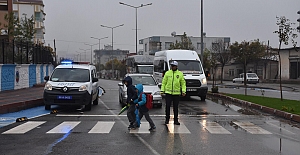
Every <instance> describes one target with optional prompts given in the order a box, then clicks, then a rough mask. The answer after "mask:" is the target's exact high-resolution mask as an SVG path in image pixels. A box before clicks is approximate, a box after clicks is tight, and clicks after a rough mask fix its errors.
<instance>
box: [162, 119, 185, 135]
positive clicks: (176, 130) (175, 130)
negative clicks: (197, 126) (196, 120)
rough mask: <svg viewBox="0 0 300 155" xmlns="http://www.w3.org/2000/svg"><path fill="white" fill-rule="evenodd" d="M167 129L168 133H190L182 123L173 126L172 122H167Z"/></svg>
mask: <svg viewBox="0 0 300 155" xmlns="http://www.w3.org/2000/svg"><path fill="white" fill-rule="evenodd" d="M167 127H168V130H169V133H187V134H188V133H191V132H190V131H189V130H188V129H187V127H186V126H185V125H184V124H183V123H180V125H175V124H174V121H169V124H167Z"/></svg>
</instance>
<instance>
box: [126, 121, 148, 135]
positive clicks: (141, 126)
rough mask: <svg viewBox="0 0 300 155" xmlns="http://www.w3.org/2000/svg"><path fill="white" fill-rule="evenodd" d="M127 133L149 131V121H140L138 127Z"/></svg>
mask: <svg viewBox="0 0 300 155" xmlns="http://www.w3.org/2000/svg"><path fill="white" fill-rule="evenodd" d="M142 124H143V125H142ZM129 133H150V131H149V123H148V122H141V125H140V127H139V128H137V129H135V130H130V132H129Z"/></svg>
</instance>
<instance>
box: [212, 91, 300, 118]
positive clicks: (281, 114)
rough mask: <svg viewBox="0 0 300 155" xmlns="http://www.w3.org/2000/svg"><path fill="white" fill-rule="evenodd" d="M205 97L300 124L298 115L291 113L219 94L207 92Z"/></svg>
mask: <svg viewBox="0 0 300 155" xmlns="http://www.w3.org/2000/svg"><path fill="white" fill-rule="evenodd" d="M207 96H210V97H218V98H221V99H223V100H226V101H231V102H234V103H238V104H240V105H242V106H245V107H249V108H252V109H256V110H259V111H262V112H265V113H268V114H271V115H274V116H278V117H281V118H284V119H288V120H291V121H295V122H298V123H300V115H297V114H291V113H288V112H285V111H281V110H277V109H273V108H270V107H266V106H262V105H259V104H255V103H252V102H248V101H244V100H240V99H236V98H233V97H230V96H226V95H222V94H219V93H210V92H208V93H207Z"/></svg>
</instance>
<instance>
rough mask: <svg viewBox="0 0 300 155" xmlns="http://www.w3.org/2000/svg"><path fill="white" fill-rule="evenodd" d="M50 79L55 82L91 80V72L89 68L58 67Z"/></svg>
mask: <svg viewBox="0 0 300 155" xmlns="http://www.w3.org/2000/svg"><path fill="white" fill-rule="evenodd" d="M50 80H51V81H55V82H89V81H90V74H89V70H88V69H81V68H56V69H55V70H54V71H53V74H52V76H51V79H50Z"/></svg>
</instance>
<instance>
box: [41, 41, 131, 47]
mask: <svg viewBox="0 0 300 155" xmlns="http://www.w3.org/2000/svg"><path fill="white" fill-rule="evenodd" d="M45 41H50V42H52V41H53V40H45ZM55 41H61V42H73V43H83V44H86V43H90V42H81V41H70V40H55ZM101 44H103V45H107V43H101ZM114 45H126V46H135V45H133V44H115V43H114Z"/></svg>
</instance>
